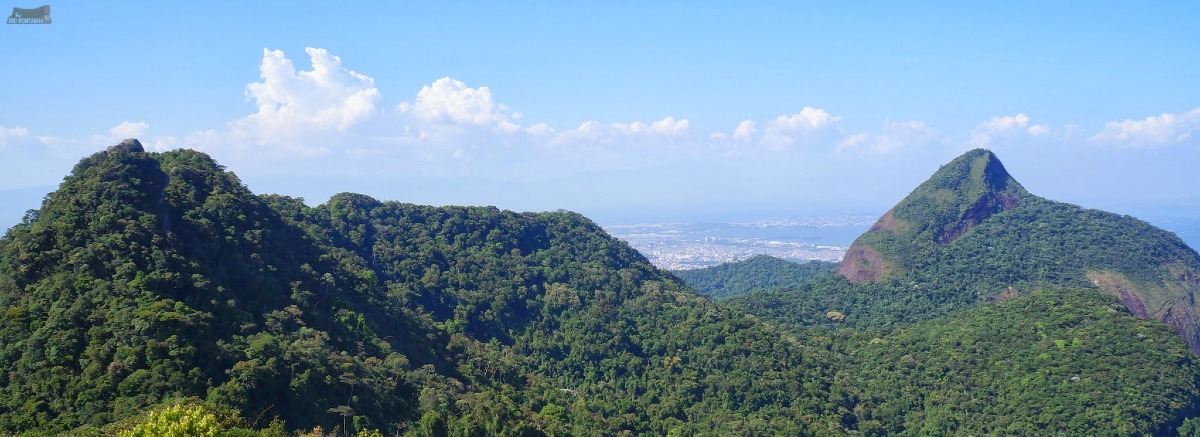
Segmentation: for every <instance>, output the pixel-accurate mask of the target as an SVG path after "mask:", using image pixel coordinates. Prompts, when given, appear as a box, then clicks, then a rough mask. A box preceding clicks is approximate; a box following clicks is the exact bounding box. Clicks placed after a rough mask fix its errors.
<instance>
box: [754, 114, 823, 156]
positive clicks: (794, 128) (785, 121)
mask: <svg viewBox="0 0 1200 437" xmlns="http://www.w3.org/2000/svg"><path fill="white" fill-rule="evenodd" d="M840 120H841V117H836V116H833V115H830V114H829V113H828V112H825V110H824V109H818V108H812V107H808V106H805V107H804V108H803V109H801V110H800V112H798V113H796V114H793V115H790V116H788V115H780V116H779V117H776V118H775V119H774V120H771V121H770V122H768V123H767V130H766V132H765V133H764V134H763V140H762V141H763V144H765V145H766V146H767V147H768V148H769V149H771V150H783V149H786V148H788V147H791V146H792V145H795V144H797V143H801V144H806V143H811V142H814V141H816V140H819V139H823V138H825V137H826V136H827V135H828V134H829V133H831V132H836V130H837V123H838V121H840Z"/></svg>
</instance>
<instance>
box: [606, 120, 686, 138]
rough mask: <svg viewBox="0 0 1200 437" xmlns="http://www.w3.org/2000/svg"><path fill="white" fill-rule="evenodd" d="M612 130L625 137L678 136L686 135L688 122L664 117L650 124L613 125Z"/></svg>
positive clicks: (637, 122)
mask: <svg viewBox="0 0 1200 437" xmlns="http://www.w3.org/2000/svg"><path fill="white" fill-rule="evenodd" d="M612 128H613V129H614V130H616V131H617V132H620V133H623V134H625V135H662V136H679V135H683V134H685V133H687V128H688V121H687V120H686V119H680V120H675V117H670V116H668V117H665V118H663V119H662V120H658V121H655V122H652V123H650V124H646V123H642V122H639V121H635V122H633V123H628V124H626V123H613V124H612Z"/></svg>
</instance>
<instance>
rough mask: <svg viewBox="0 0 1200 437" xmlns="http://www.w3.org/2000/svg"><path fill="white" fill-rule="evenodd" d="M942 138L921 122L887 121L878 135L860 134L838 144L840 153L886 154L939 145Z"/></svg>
mask: <svg viewBox="0 0 1200 437" xmlns="http://www.w3.org/2000/svg"><path fill="white" fill-rule="evenodd" d="M940 141H942V136H941V134H939V133H938V132H937V130H935V129H933V128H931V127H929V126H927V125H926V124H925V123H924V122H921V121H906V122H893V121H891V120H886V121H884V123H883V129H882V130H881V131H880V132H879V133H878V134H870V133H866V132H863V133H858V134H854V135H851V136H849V137H846V139H845V140H843V141H842V142H841V143H839V144H838V151H839V152H842V151H851V150H859V151H868V152H871V153H877V154H885V153H890V152H893V151H896V150H900V149H902V148H907V147H914V146H921V145H927V144H932V143H937V142H940Z"/></svg>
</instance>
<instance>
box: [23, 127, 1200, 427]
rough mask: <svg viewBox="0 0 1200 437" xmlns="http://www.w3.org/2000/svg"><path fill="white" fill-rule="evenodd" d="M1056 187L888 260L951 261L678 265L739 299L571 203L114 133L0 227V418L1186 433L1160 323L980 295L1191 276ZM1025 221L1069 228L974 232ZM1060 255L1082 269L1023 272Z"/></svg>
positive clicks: (169, 423) (1176, 356) (1087, 304)
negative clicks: (328, 180) (313, 170)
mask: <svg viewBox="0 0 1200 437" xmlns="http://www.w3.org/2000/svg"><path fill="white" fill-rule="evenodd" d="M987 168H988V167H987V166H983V167H981V169H982V170H980V171H984V172H985V173H986V170H987ZM968 173H970V172H968ZM985 197H986V196H985ZM1057 205H1058V204H1053V203H1049V202H1045V201H1041V200H1038V199H1036V198H1030V199H1027V201H1024V202H1023V203H1022V206H1021V207H1020V208H1009V209H1004V210H1003V211H999V212H993V213H992V214H991V215H989V218H988V219H986V220H980V221H979V222H978V223H975V224H974V225H973V226H971V229H968V230H966V231H964V232H963V233H961V234H959V235H957V236H956V238H955V239H954V240H953V241H951V242H948V243H947V244H942V245H940V246H936V247H935V246H930V247H934V249H933V250H932V251H930V252H928V253H926V255H928V257H929V261H928V263H929V264H913V263H909V264H902V265H904V266H913V265H917V266H935V267H938V268H936V269H932V270H928V271H926V270H924V269H923V268H924V267H923V268H922V269H916V270H908V267H906V270H903V271H900V273H901V276H896V277H889V278H887V279H886V280H883V281H875V282H867V283H862V284H857V285H855V284H852V283H851V282H849V281H848V280H846V279H845V278H844V277H842V276H839V275H837V274H836V273H835V272H833V266H832V265H829V264H824V263H811V264H804V265H799V264H793V263H787V262H783V261H779V260H774V259H770V258H755V259H751V260H748V261H745V262H743V263H740V264H738V265H735V266H727V267H726V268H716V269H708V270H706V271H702V272H681V273H680V276H682V277H685V278H690V280H695V281H702V282H703V281H706V282H703V283H704V284H705V285H704V287H705V290H710V291H709V294H710V295H711V296H713V297H714V298H726V297H730V299H729V300H728V301H727V302H728V304H726V303H718V302H715V301H714V300H711V299H709V298H705V297H703V296H701V295H698V294H696V293H695V292H694V291H692V290H691V289H688V288H687V287H686V286H684V285H683V284H682V283H681V282H680V281H679V280H678V279H677V278H676V277H675V276H673V275H671V274H669V273H666V272H662V271H659V270H657V269H656V268H654V267H653V266H651V265H650V264H649V262H647V260H646V259H645V258H644V257H642V256H641V255H640V254H639V253H637V252H636V251H634V250H633V249H631V248H630V247H629V246H628V245H626V244H624V243H622V242H620V241H618V240H616V239H614V238H612V237H610V236H609V235H607V234H606V233H604V232H603V231H602V230H601V229H600V228H599V227H598V226H596V224H594V223H592V222H591V221H590V220H588V219H586V218H585V217H583V216H580V215H578V214H574V213H569V212H545V213H514V212H510V211H501V210H499V209H496V208H487V207H430V206H420V205H411V204H404V203H398V202H380V201H377V200H375V199H372V198H370V197H367V196H363V195H358V194H349V193H344V194H339V195H336V196H334V197H333V198H331V199H329V201H328V202H326V203H325V204H323V205H320V206H316V207H309V206H307V205H305V204H304V203H303V202H302V201H301V200H300V199H296V198H290V197H284V196H277V195H267V196H256V195H253V194H251V193H250V191H249V190H248V189H247V188H246V187H244V186H243V185H242V184H241V183H240V182H239V181H238V180H237V178H236V177H235V176H234V175H232V174H231V173H228V172H225V171H224V170H223V169H222V168H221V167H220V166H219V165H217V164H216V163H215V162H213V161H212V159H211V158H209V157H208V156H206V155H204V154H201V153H198V152H194V151H186V150H183V151H173V152H167V153H162V154H153V153H145V152H141V151H138V150H133V149H122V150H112V151H110V152H105V153H98V154H96V155H93V156H91V157H88V158H86V159H84V160H82V161H81V162H80V163H79V164H78V165H77V166H76V168H75V169H74V171H73V172H72V174H71V175H69V176H68V177H67V178H66V179H65V180H64V181H63V184H62V186H61V187H60V188H59V190H57V191H55V192H54V193H51V194H50V195H48V196H47V197H46V200H45V202H44V203H43V205H42V208H41V209H39V210H37V211H32V212H31V213H29V214H27V216H26V220H25V221H24V222H22V223H21V224H20V225H18V226H16V227H14V228H13V229H11V230H10V231H9V232H8V233H7V234H6V235H5V236H4V237H3V238H0V315H2V317H0V368H3V369H5V372H0V434H10V433H17V434H23V435H71V436H101V435H131V436H134V435H163V434H180V435H197V436H225V437H230V436H240V437H246V436H262V437H267V436H271V437H280V436H285V435H303V436H335V435H336V436H345V435H358V436H362V437H371V436H383V435H404V436H476V435H489V436H490V435H497V436H508V435H519V436H537V435H597V436H599V435H681V436H687V435H854V434H859V435H892V434H897V435H926V434H967V433H976V434H1008V435H1020V434H1039V433H1040V431H1041V430H1042V429H1049V430H1051V431H1052V432H1060V433H1067V434H1083V435H1139V434H1150V433H1164V432H1167V431H1170V430H1174V429H1180V430H1183V432H1192V431H1191V430H1194V429H1197V427H1196V425H1195V424H1196V423H1200V422H1197V421H1195V419H1188V418H1189V417H1191V416H1194V415H1196V413H1197V382H1198V379H1197V378H1198V370H1197V366H1196V363H1195V362H1194V360H1195V357H1194V356H1193V355H1192V354H1190V353H1189V352H1188V350H1187V346H1186V345H1185V344H1184V342H1183V341H1181V340H1179V339H1178V338H1176V337H1174V336H1172V335H1170V333H1169V331H1168V330H1167V328H1166V327H1165V326H1164V325H1162V324H1160V323H1157V322H1153V321H1147V320H1138V319H1135V318H1134V317H1133V316H1131V315H1130V314H1129V313H1128V312H1126V311H1125V310H1124V309H1123V308H1122V306H1121V304H1120V303H1119V302H1117V301H1115V300H1112V299H1111V298H1109V297H1106V296H1104V295H1102V294H1100V293H1096V292H1095V291H1094V290H1082V291H1080V290H1075V289H1074V288H1072V289H1070V290H1066V291H1045V292H1038V293H1033V292H1026V291H1025V290H1022V293H1021V296H1018V297H1016V298H1013V299H1011V300H1006V301H1004V302H999V303H994V304H987V305H973V304H975V303H977V301H979V300H980V299H982V298H984V297H986V296H990V295H991V294H990V293H991V292H990V291H987V290H991V288H989V287H993V285H994V286H996V287H1007V286H1010V285H1014V286H1019V287H1022V288H1030V287H1036V288H1039V289H1040V288H1047V289H1049V290H1058V289H1059V287H1042V285H1044V284H1048V283H1058V282H1061V281H1060V279H1062V278H1066V277H1069V278H1075V277H1074V276H1069V275H1067V273H1063V272H1068V273H1069V272H1073V271H1076V270H1078V271H1083V270H1086V271H1087V273H1092V274H1093V277H1094V278H1096V279H1095V281H1096V282H1097V283H1103V284H1115V285H1114V286H1123V287H1129V286H1144V284H1151V285H1153V284H1157V283H1156V282H1155V281H1158V280H1161V279H1162V278H1164V277H1165V276H1164V275H1166V274H1168V273H1169V274H1171V275H1186V274H1188V272H1190V271H1191V270H1189V269H1192V268H1193V267H1192V265H1191V264H1188V262H1189V261H1186V260H1184V261H1176V262H1175V263H1174V264H1168V265H1165V267H1164V265H1163V264H1160V263H1158V262H1157V261H1150V262H1144V261H1141V260H1138V259H1129V258H1135V257H1143V256H1161V257H1164V258H1163V259H1165V258H1171V257H1173V256H1175V255H1176V254H1177V253H1176V252H1177V248H1175V246H1172V244H1174V240H1171V239H1170V238H1167V237H1163V239H1162V240H1161V241H1159V240H1155V241H1157V243H1155V244H1161V246H1157V248H1152V249H1147V252H1136V251H1130V250H1129V249H1128V248H1125V247H1124V246H1121V245H1123V244H1125V242H1126V241H1127V240H1137V241H1147V240H1145V237H1147V236H1149V237H1156V236H1160V234H1156V233H1155V232H1154V230H1153V228H1148V225H1146V226H1145V227H1138V226H1135V225H1131V224H1129V223H1125V222H1123V221H1120V220H1118V221H1112V219H1111V217H1109V216H1107V215H1103V214H1099V213H1096V214H1094V215H1097V217H1099V218H1095V219H1094V220H1092V219H1088V217H1091V216H1090V215H1088V214H1090V213H1086V211H1085V212H1084V213H1080V212H1079V211H1074V210H1067V209H1063V208H1062V207H1060V206H1057ZM1022 208H1025V209H1022ZM1030 208H1041V209H1030ZM1072 211H1073V212H1072ZM1020 214H1033V215H1035V216H1036V217H1039V218H1038V219H1039V220H1041V219H1042V218H1040V217H1042V216H1043V215H1045V217H1050V218H1048V219H1046V220H1050V219H1053V220H1064V221H1066V223H1067V225H1063V226H1058V227H1051V228H1047V227H1046V226H1038V225H1036V221H1034V224H1029V223H1025V221H1030V220H1032V219H1030V218H1028V217H1026V216H1023V215H1020ZM1059 215H1062V217H1061V218H1056V217H1059ZM1078 217H1084V218H1078ZM1005 220H1011V221H1013V222H1012V223H1010V222H1006V221H1005ZM1072 220H1084V221H1083V222H1081V223H1085V224H1086V223H1093V221H1098V222H1103V223H1109V224H1107V225H1103V226H1101V225H1095V226H1094V229H1093V228H1089V229H1093V230H1086V231H1080V232H1077V233H1075V234H1078V235H1075V234H1072V233H1071V232H1068V231H1065V230H1064V229H1066V226H1068V225H1069V226H1081V225H1080V224H1079V223H1075V222H1072ZM1122 220H1124V219H1122ZM1129 220H1132V219H1129ZM994 223H1002V224H1003V226H1001V225H999V224H994ZM907 226H912V225H911V224H909V225H907ZM993 226H994V227H995V228H994V229H993V228H992V227H993ZM1001 228H1004V229H1007V228H1012V229H1015V230H1014V231H1012V232H1015V233H1014V234H1008V233H1005V231H1004V230H1003V229H1001ZM1147 228H1148V229H1147ZM943 229H945V228H944V227H943ZM954 229H958V228H954ZM1034 232H1042V233H1043V234H1036V238H1038V239H1040V240H1042V241H1052V242H1054V243H1055V244H1058V245H1060V246H1062V247H1057V248H1053V249H1043V251H1042V252H1039V251H1037V250H1034V249H1032V248H1021V247H1018V249H1019V250H1028V251H1031V252H1030V253H1031V254H1032V255H1030V258H1029V259H1024V258H1022V259H1019V260H1016V259H1009V258H1005V257H1001V256H996V255H995V252H979V251H978V249H979V247H986V246H980V245H986V244H992V242H1004V243H1005V244H1012V245H1020V244H1025V243H1023V242H1022V237H1020V235H1033V234H1032V233H1034ZM934 234H936V232H935V233H934ZM934 234H930V235H934ZM1059 234H1070V235H1059ZM1055 238H1058V240H1055ZM1076 239H1078V241H1077V240H1076ZM1081 242H1086V243H1088V244H1095V245H1103V244H1117V245H1118V247H1119V248H1118V249H1111V250H1123V251H1124V252H1123V253H1124V254H1126V255H1125V256H1117V255H1115V254H1112V253H1109V252H1108V250H1110V249H1104V248H1103V247H1100V248H1095V249H1091V248H1089V249H1079V250H1072V249H1071V248H1070V247H1071V246H1069V245H1070V244H1083V243H1081ZM934 244H935V245H936V244H938V243H936V242H935V243H934ZM1014 250H1017V249H1014ZM1191 253H1192V254H1193V255H1194V252H1191ZM1073 254H1074V255H1077V257H1078V258H1080V259H1071V260H1057V261H1055V260H1052V259H1051V258H1052V257H1056V256H1068V257H1069V256H1071V255H1073ZM1151 259H1153V260H1158V259H1159V258H1151ZM1171 259H1174V258H1171ZM1051 262H1055V263H1057V264H1055V265H1062V266H1067V267H1063V268H1057V267H1056V268H1054V269H1051V268H1046V269H1044V271H1038V270H1032V271H1033V272H1036V273H1029V272H1028V271H1025V270H1022V269H1030V268H1033V267H1041V266H1046V265H1049V263H1051ZM957 263H961V265H959V264H957ZM989 263H990V264H989ZM1022 263H1031V264H1029V265H1027V264H1022ZM898 265H901V264H898ZM972 265H985V266H989V267H994V268H996V269H1000V270H999V271H997V272H979V271H978V269H977V268H971V267H970V266H972ZM1069 269H1075V270H1069ZM1130 269H1144V271H1141V272H1134V271H1131V270H1130ZM1156 269H1157V270H1156ZM1164 269H1165V270H1164ZM1164 272H1166V273H1164ZM706 275H707V276H706ZM1072 280H1073V281H1074V282H1069V283H1070V284H1072V285H1078V286H1092V283H1089V282H1086V281H1085V280H1077V279H1072ZM789 284H794V285H791V286H789ZM962 284H973V285H971V286H969V287H964V286H963V285H962ZM976 285H978V286H976ZM1173 286H1174V285H1170V284H1168V285H1162V287H1163V289H1165V290H1167V291H1170V292H1178V291H1179V290H1178V289H1175V288H1170V287H1173ZM980 287H982V288H980ZM713 290H715V291H713ZM755 290H757V291H755ZM981 290H983V291H981ZM1138 290H1143V289H1142V288H1139V289H1138ZM1144 302H1145V303H1146V305H1148V306H1155V305H1160V304H1161V303H1162V302H1166V301H1160V300H1154V299H1151V298H1150V297H1146V299H1144ZM1155 308H1157V307H1155ZM952 310H961V311H956V312H953V314H950V313H951V312H952ZM747 313H749V314H754V316H751V315H749V314H747ZM945 314H950V315H949V316H946V317H943V318H941V319H936V320H929V321H926V322H921V323H916V324H913V322H917V321H920V320H928V319H931V318H933V317H935V316H937V315H945ZM764 321H766V322H767V323H763V322H764ZM771 325H775V326H771ZM780 327H782V328H789V329H787V330H786V331H785V330H782V329H779V328H780ZM851 327H853V328H857V329H846V328H851ZM1076 376H1078V377H1079V380H1074V379H1072V378H1074V377H1076Z"/></svg>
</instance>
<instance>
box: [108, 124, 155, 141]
mask: <svg viewBox="0 0 1200 437" xmlns="http://www.w3.org/2000/svg"><path fill="white" fill-rule="evenodd" d="M148 129H150V125H149V124H148V123H146V122H144V121H138V122H131V121H124V122H121V124H118V125H116V126H113V128H112V129H109V130H108V133H109V135H110V136H111V137H112V138H120V139H125V138H137V137H140V136H142V134H144V133H146V130H148Z"/></svg>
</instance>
